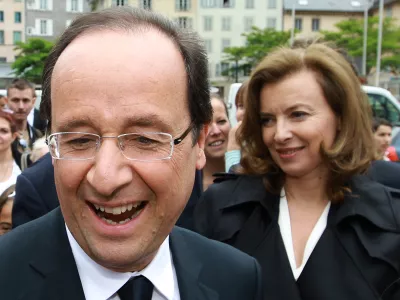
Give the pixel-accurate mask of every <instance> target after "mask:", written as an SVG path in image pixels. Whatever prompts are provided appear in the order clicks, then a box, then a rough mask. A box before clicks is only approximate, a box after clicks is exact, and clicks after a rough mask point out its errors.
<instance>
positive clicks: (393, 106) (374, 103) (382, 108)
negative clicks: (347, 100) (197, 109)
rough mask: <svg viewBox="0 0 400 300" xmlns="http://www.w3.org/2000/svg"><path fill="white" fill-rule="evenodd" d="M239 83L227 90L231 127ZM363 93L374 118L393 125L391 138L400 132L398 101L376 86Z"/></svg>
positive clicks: (234, 121)
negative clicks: (384, 120)
mask: <svg viewBox="0 0 400 300" xmlns="http://www.w3.org/2000/svg"><path fill="white" fill-rule="evenodd" d="M241 85H242V84H241V83H234V84H232V85H231V87H230V89H229V96H228V107H229V121H230V122H231V125H232V126H234V125H235V124H236V106H235V97H236V93H237V91H238V90H239V88H240V86H241ZM362 89H363V91H364V92H365V93H366V94H367V96H368V99H369V103H370V104H371V108H372V113H373V116H374V117H379V118H383V119H386V120H388V121H389V122H390V123H392V124H393V132H392V135H393V137H394V136H396V135H397V133H399V132H400V103H399V101H398V100H397V99H396V98H395V97H394V96H393V95H392V94H391V93H390V92H389V91H388V90H386V89H383V88H380V87H376V86H368V85H363V86H362Z"/></svg>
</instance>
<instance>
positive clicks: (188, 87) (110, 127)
mask: <svg viewBox="0 0 400 300" xmlns="http://www.w3.org/2000/svg"><path fill="white" fill-rule="evenodd" d="M208 91H209V87H208V80H207V60H206V55H205V52H204V48H203V46H202V45H201V42H200V41H199V39H198V38H197V36H196V35H194V34H192V33H190V32H187V31H183V30H181V29H179V28H178V27H176V25H175V24H174V23H173V22H171V21H169V20H167V19H165V18H164V17H162V16H160V15H157V14H154V13H151V12H148V11H144V10H135V9H131V8H113V9H109V10H105V11H101V12H96V13H91V14H88V15H84V16H82V17H80V18H78V19H76V20H75V21H74V22H73V23H72V24H71V26H70V27H69V28H68V29H67V30H66V32H65V33H64V34H63V35H62V36H61V38H60V39H59V41H58V43H57V44H56V45H55V47H54V49H53V52H52V53H51V55H50V57H49V59H48V61H47V64H46V66H45V69H44V76H43V96H42V97H43V100H42V107H41V110H42V112H44V114H45V115H46V116H47V118H48V120H49V126H50V128H51V132H49V135H48V144H49V149H50V153H51V156H52V158H53V164H54V177H55V182H56V189H57V194H58V198H59V201H60V209H55V210H54V211H53V212H51V213H49V214H47V215H46V216H44V217H42V218H40V219H38V220H35V221H33V222H30V223H27V224H25V225H23V226H20V227H18V228H17V229H16V230H14V231H12V232H11V233H9V234H7V235H6V236H4V237H3V238H2V239H1V240H0V270H1V271H0V290H1V294H2V296H1V297H2V299H5V300H7V299H30V300H39V299H40V300H46V299H48V300H50V299H74V300H79V299H89V300H91V299H92V300H111V299H112V300H116V299H121V300H125V299H131V300H134V299H136V300H137V299H140V300H146V299H153V300H155V299H167V300H178V299H182V300H189V299H190V300H191V299H198V300H200V299H215V300H216V299H220V300H223V299H226V300H232V299H261V295H260V290H261V278H260V271H259V267H258V264H257V263H256V261H255V260H254V259H253V258H250V257H249V256H247V255H245V254H243V253H241V252H239V251H237V250H235V249H233V248H231V247H229V246H225V245H222V244H220V243H218V242H214V241H211V240H208V239H206V238H204V237H201V236H199V235H197V234H195V233H193V232H190V231H186V230H184V229H181V228H179V227H174V224H175V222H176V220H177V219H178V217H179V215H180V214H181V212H182V210H183V209H184V207H185V205H186V202H187V200H188V199H189V196H190V194H191V191H192V187H193V181H194V174H195V170H196V169H201V168H202V167H203V166H204V164H205V156H204V151H203V149H204V141H205V137H206V135H207V130H208V128H207V124H209V123H210V121H211V117H212V108H211V105H210V99H209V92H208ZM22 282H23V283H24V284H23V285H21V283H22ZM135 293H141V294H140V295H134V294H135ZM128 294H131V295H128Z"/></svg>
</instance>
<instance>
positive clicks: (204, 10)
mask: <svg viewBox="0 0 400 300" xmlns="http://www.w3.org/2000/svg"><path fill="white" fill-rule="evenodd" d="M198 5H199V7H198V18H197V20H198V22H197V31H198V33H199V34H200V36H201V37H202V38H203V39H204V43H205V46H206V49H207V52H208V59H209V73H210V81H211V83H212V85H213V86H215V87H217V88H219V90H220V94H221V95H224V96H226V95H227V88H228V87H229V86H230V84H231V83H232V82H233V79H229V78H228V77H226V76H224V75H223V74H224V71H226V70H227V69H229V68H230V67H231V66H230V65H229V64H228V63H226V62H224V59H225V55H224V52H223V51H224V49H225V48H226V47H239V46H243V45H244V43H245V41H246V39H245V37H243V36H242V33H246V32H249V31H251V29H252V27H253V26H256V27H259V28H266V27H268V28H274V29H276V30H282V0H199V3H198ZM244 75H245V74H243V73H241V74H240V75H239V78H238V79H239V80H238V81H239V82H242V81H243V80H244V78H245V77H244Z"/></svg>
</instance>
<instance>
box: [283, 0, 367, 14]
mask: <svg viewBox="0 0 400 300" xmlns="http://www.w3.org/2000/svg"><path fill="white" fill-rule="evenodd" d="M367 2H368V0H284V1H283V9H284V10H291V9H293V5H295V10H296V11H327V12H329V11H332V12H335V11H341V12H363V11H364V3H367Z"/></svg>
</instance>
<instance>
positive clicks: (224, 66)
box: [221, 63, 229, 76]
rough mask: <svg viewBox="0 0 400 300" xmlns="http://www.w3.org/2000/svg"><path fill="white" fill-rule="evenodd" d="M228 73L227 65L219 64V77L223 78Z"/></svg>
mask: <svg viewBox="0 0 400 300" xmlns="http://www.w3.org/2000/svg"><path fill="white" fill-rule="evenodd" d="M228 71H229V64H228V63H221V75H223V76H226V75H228Z"/></svg>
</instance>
